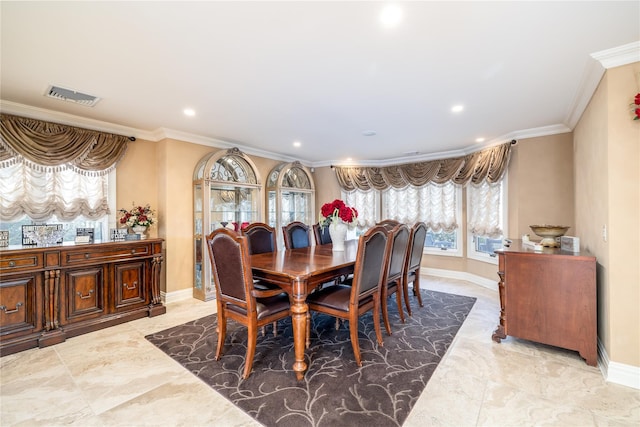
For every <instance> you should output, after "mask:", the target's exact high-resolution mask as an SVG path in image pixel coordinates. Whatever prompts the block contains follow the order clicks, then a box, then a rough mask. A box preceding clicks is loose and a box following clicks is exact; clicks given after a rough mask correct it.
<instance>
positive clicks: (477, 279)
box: [420, 268, 498, 291]
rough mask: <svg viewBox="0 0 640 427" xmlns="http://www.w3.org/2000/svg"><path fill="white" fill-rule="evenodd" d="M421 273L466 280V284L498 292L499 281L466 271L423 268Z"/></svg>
mask: <svg viewBox="0 0 640 427" xmlns="http://www.w3.org/2000/svg"><path fill="white" fill-rule="evenodd" d="M420 272H421V274H426V275H427V276H436V277H444V278H447V279H458V280H464V281H466V282H471V283H475V284H476V285H480V286H482V287H485V288H488V289H491V290H493V291H498V281H497V280H491V279H487V278H486V277H481V276H478V275H475V274H471V273H468V272H466V271H453V270H443V269H440V268H421V269H420Z"/></svg>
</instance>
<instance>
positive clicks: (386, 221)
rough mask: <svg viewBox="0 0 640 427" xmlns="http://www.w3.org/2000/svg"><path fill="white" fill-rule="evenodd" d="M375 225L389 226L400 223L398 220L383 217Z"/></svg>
mask: <svg viewBox="0 0 640 427" xmlns="http://www.w3.org/2000/svg"><path fill="white" fill-rule="evenodd" d="M377 225H384V226H391V228H393V227H395V226H396V225H400V221H396V220H395V219H383V220H382V221H380V222H379V223H378V224H377Z"/></svg>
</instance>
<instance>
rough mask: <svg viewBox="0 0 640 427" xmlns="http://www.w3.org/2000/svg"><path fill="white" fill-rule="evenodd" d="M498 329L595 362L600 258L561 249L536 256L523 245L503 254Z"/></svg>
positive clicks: (499, 336) (498, 337)
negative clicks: (597, 280) (572, 351)
mask: <svg viewBox="0 0 640 427" xmlns="http://www.w3.org/2000/svg"><path fill="white" fill-rule="evenodd" d="M496 253H497V254H498V260H499V268H498V276H499V277H500V282H499V284H498V290H499V292H500V324H499V325H498V328H497V329H496V331H495V332H494V333H493V337H492V338H493V340H494V341H496V342H498V343H499V342H500V340H501V339H503V338H506V336H507V335H511V336H513V337H518V338H523V339H526V340H530V341H536V342H539V343H543V344H549V345H553V346H556V347H562V348H566V349H570V350H576V351H578V352H579V354H580V356H582V358H584V359H585V361H586V362H587V364H588V365H591V366H596V363H597V356H598V354H597V307H596V259H595V257H593V256H590V255H589V254H586V253H573V252H568V251H563V250H561V249H559V248H544V249H543V250H542V251H535V250H534V249H533V248H531V247H529V246H525V245H522V242H521V241H513V242H512V243H511V244H510V246H509V247H505V248H503V249H499V250H497V251H496Z"/></svg>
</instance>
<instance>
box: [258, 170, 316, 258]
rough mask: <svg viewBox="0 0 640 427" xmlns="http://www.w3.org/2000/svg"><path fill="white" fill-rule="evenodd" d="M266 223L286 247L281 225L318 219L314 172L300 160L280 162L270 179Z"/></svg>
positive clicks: (311, 221) (271, 173)
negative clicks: (316, 217)
mask: <svg viewBox="0 0 640 427" xmlns="http://www.w3.org/2000/svg"><path fill="white" fill-rule="evenodd" d="M266 190H267V217H268V218H267V222H268V224H269V225H270V226H272V227H275V229H276V230H277V234H278V246H279V247H283V235H282V227H283V226H285V225H287V224H289V223H291V222H293V221H300V222H303V223H305V224H308V225H309V226H311V224H313V223H314V218H315V185H314V183H313V177H312V175H311V171H310V170H309V169H307V168H306V167H305V166H303V165H302V164H301V163H300V162H298V161H296V162H292V163H281V164H279V165H278V166H276V167H275V168H273V169H272V170H271V172H270V173H269V179H268V180H267V188H266Z"/></svg>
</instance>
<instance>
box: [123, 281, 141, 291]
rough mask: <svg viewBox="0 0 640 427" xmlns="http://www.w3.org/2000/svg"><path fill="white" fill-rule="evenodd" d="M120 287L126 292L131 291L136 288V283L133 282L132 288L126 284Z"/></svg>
mask: <svg viewBox="0 0 640 427" xmlns="http://www.w3.org/2000/svg"><path fill="white" fill-rule="evenodd" d="M122 287H123V288H125V289H126V290H128V291H132V290H134V289H135V288H137V287H138V282H133V286H132V287H129V285H127V284H126V283H123V284H122Z"/></svg>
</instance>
